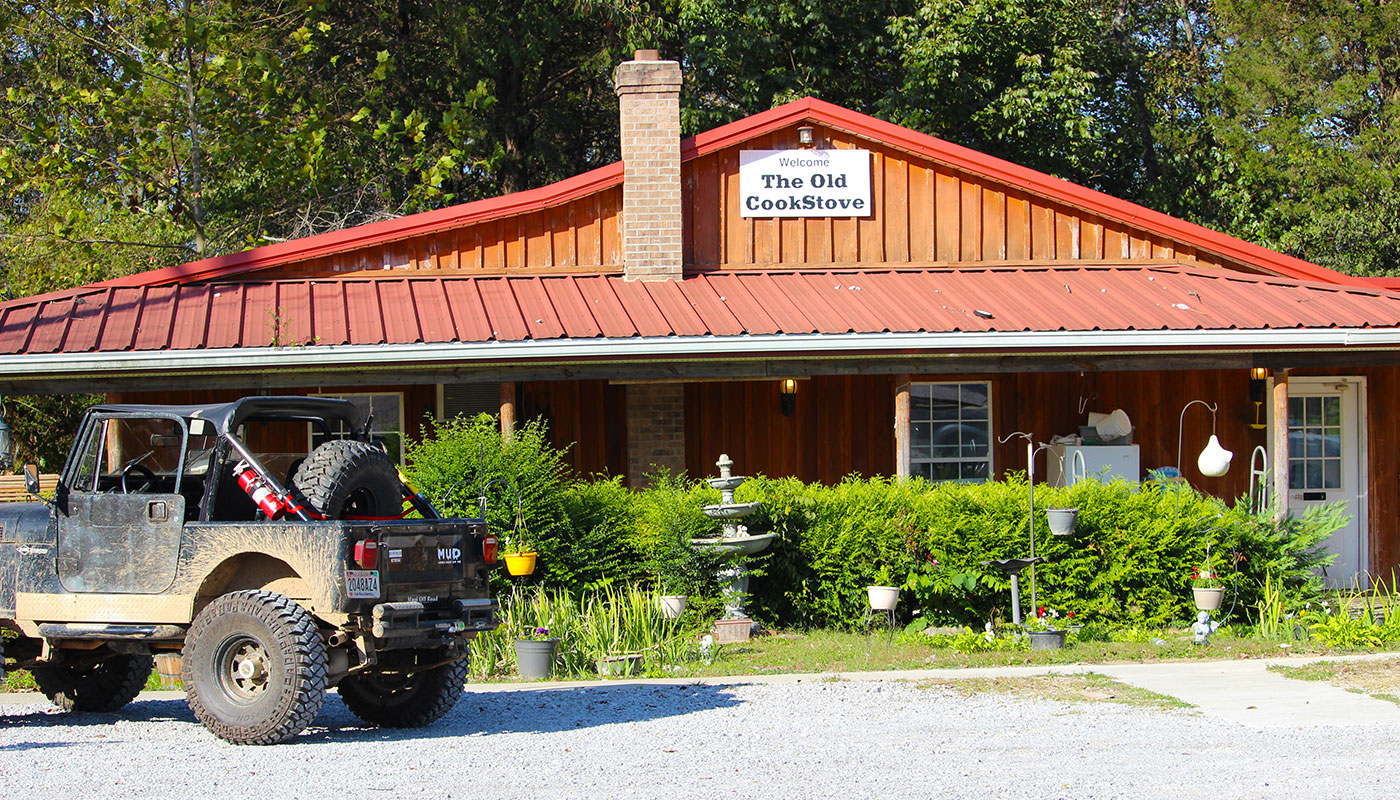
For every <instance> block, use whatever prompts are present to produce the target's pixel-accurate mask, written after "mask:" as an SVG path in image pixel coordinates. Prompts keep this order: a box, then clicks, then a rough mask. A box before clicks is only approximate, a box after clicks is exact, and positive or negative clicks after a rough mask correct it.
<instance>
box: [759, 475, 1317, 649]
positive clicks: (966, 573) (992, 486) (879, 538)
mask: <svg viewBox="0 0 1400 800" xmlns="http://www.w3.org/2000/svg"><path fill="white" fill-rule="evenodd" d="M746 490H747V492H746ZM740 491H741V494H744V496H743V497H741V499H745V500H762V501H763V502H764V506H763V507H762V509H760V513H759V514H757V515H755V517H753V518H752V519H754V520H756V522H755V527H758V528H766V529H768V530H771V531H773V532H775V533H777V534H778V536H777V538H776V539H775V543H774V547H773V550H772V555H771V558H770V560H769V561H768V562H767V564H766V569H767V572H768V577H767V578H766V579H765V580H762V581H758V582H755V585H754V587H753V590H754V593H755V598H754V600H755V602H754V606H755V607H756V608H757V609H759V610H760V612H761V613H763V614H765V615H766V616H768V617H770V618H775V619H778V620H781V621H783V622H784V623H786V624H790V625H796V626H799V627H814V628H821V627H841V626H850V625H853V624H856V623H858V622H859V621H860V620H861V619H862V618H863V616H864V612H865V605H866V599H865V591H864V589H865V586H867V585H870V584H876V583H889V582H890V581H891V580H893V581H894V582H895V583H896V584H899V583H902V584H903V586H904V589H905V592H904V594H903V595H901V603H900V613H901V614H903V615H905V616H904V619H905V620H908V619H909V618H910V615H912V613H913V612H914V611H919V612H920V613H921V614H922V615H923V616H924V617H927V618H929V619H931V620H933V621H935V622H937V623H940V624H976V623H979V622H981V621H985V620H987V619H989V618H991V617H992V616H993V615H994V614H995V613H996V612H998V611H1000V613H1001V616H1003V617H1005V616H1009V614H1008V613H1007V612H1008V610H1009V608H1008V607H1009V588H1010V581H1009V579H1008V578H1007V577H1006V576H1005V575H1003V574H1002V573H1000V572H999V571H996V570H995V569H992V568H990V567H988V566H986V565H984V564H983V563H982V562H984V561H989V560H995V559H1005V558H1013V557H1024V556H1027V555H1029V550H1030V537H1029V530H1028V525H1027V507H1028V491H1027V486H1026V482H1025V476H1024V475H1012V476H1011V477H1010V478H1009V479H1008V480H1005V481H999V482H994V483H982V484H952V483H945V484H939V485H930V484H928V483H926V482H924V481H922V480H917V479H915V480H903V481H900V480H895V479H890V478H878V477H877V478H869V479H861V478H855V477H853V478H849V479H847V480H845V481H843V482H842V483H840V484H838V485H836V486H831V487H827V486H820V485H806V484H802V483H800V482H798V481H796V480H793V479H779V480H766V479H758V480H754V481H750V482H748V483H746V484H745V485H744V486H743V487H741V490H740ZM1050 507H1076V508H1078V509H1079V521H1078V525H1077V527H1076V529H1075V531H1074V532H1073V533H1072V534H1071V535H1069V536H1065V537H1056V536H1051V535H1050V533H1049V529H1048V525H1047V524H1046V521H1045V517H1044V509H1045V508H1050ZM1036 509H1037V511H1036V543H1037V547H1036V555H1037V556H1039V557H1041V558H1043V559H1045V560H1044V562H1043V563H1041V564H1039V565H1038V566H1037V567H1036V587H1037V601H1038V603H1039V604H1041V605H1045V606H1051V607H1055V608H1060V609H1063V610H1066V611H1074V612H1075V613H1076V615H1077V616H1078V617H1079V618H1080V619H1084V620H1085V621H1086V622H1094V621H1097V622H1102V623H1115V624H1129V623H1131V624H1134V625H1142V626H1148V627H1160V626H1162V625H1165V624H1168V623H1170V622H1173V621H1179V620H1185V619H1189V618H1190V617H1192V616H1194V611H1193V610H1192V608H1191V593H1190V591H1189V589H1190V576H1191V570H1192V568H1193V567H1194V566H1196V565H1198V564H1200V563H1201V562H1202V561H1204V559H1205V552H1206V547H1207V544H1209V546H1210V547H1211V549H1212V552H1213V553H1215V554H1216V556H1217V562H1219V561H1222V560H1223V561H1224V562H1227V564H1226V565H1225V566H1223V567H1222V569H1221V573H1222V576H1223V577H1224V578H1225V579H1226V582H1227V584H1229V585H1230V586H1231V590H1230V592H1229V595H1228V596H1230V597H1232V598H1233V599H1234V601H1235V603H1236V607H1237V608H1238V609H1239V612H1240V613H1251V612H1252V610H1253V609H1254V608H1255V605H1256V601H1257V598H1258V594H1259V591H1260V589H1261V588H1262V585H1263V582H1264V577H1265V576H1266V575H1273V576H1275V577H1274V579H1275V580H1276V581H1277V582H1278V583H1279V585H1280V586H1285V587H1287V590H1288V592H1289V593H1290V594H1291V595H1292V596H1294V597H1307V596H1310V595H1311V594H1313V593H1315V592H1316V591H1318V589H1319V588H1320V586H1319V583H1318V579H1317V578H1316V576H1315V574H1314V570H1315V568H1316V567H1317V566H1318V565H1319V564H1320V563H1322V562H1323V558H1322V556H1321V555H1320V553H1319V549H1318V548H1319V543H1320V542H1321V541H1322V540H1323V539H1324V538H1325V537H1326V536H1327V535H1328V534H1330V533H1331V531H1332V530H1335V528H1336V527H1337V526H1338V525H1339V524H1340V523H1341V521H1342V517H1341V515H1340V512H1339V511H1338V510H1337V509H1336V508H1330V509H1327V508H1325V509H1320V510H1313V511H1310V512H1309V513H1308V514H1307V515H1305V516H1304V517H1302V518H1293V517H1286V518H1285V519H1283V520H1282V521H1280V522H1275V521H1274V520H1273V518H1272V516H1271V514H1270V512H1264V513H1262V514H1259V515H1251V514H1249V513H1246V512H1245V511H1243V510H1239V509H1232V508H1230V507H1228V506H1226V505H1225V503H1223V502H1222V501H1220V500H1218V499H1216V498H1213V497H1208V496H1205V495H1201V494H1199V493H1197V492H1195V491H1193V490H1191V489H1189V488H1186V487H1179V488H1178V487H1168V488H1165V489H1156V488H1152V487H1149V486H1143V487H1138V486H1135V485H1130V484H1127V483H1125V482H1122V481H1115V482H1111V483H1107V484H1103V483H1099V482H1097V481H1088V482H1083V483H1080V484H1077V485H1075V486H1073V487H1069V488H1050V487H1040V486H1038V487H1037V488H1036ZM1234 553H1238V554H1239V559H1238V561H1237V563H1234V564H1230V563H1228V562H1231V561H1235V559H1233V558H1232V557H1231V555H1228V554H1234ZM935 562H937V563H935ZM1236 567H1238V576H1236ZM1029 590H1030V581H1029V575H1026V574H1023V575H1022V580H1021V591H1022V599H1023V602H1028V601H1029Z"/></svg>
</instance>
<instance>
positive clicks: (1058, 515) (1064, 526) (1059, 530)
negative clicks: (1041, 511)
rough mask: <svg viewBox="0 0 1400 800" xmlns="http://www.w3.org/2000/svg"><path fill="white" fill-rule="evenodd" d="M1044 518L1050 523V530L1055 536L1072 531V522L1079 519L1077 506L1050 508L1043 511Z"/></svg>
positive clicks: (1066, 534) (1064, 534)
mask: <svg viewBox="0 0 1400 800" xmlns="http://www.w3.org/2000/svg"><path fill="white" fill-rule="evenodd" d="M1045 519H1046V521H1047V522H1049V523H1050V532H1051V533H1053V534H1055V535H1056V536H1068V535H1070V534H1071V533H1074V524H1075V523H1076V522H1078V521H1079V509H1077V508H1050V509H1046V511H1045Z"/></svg>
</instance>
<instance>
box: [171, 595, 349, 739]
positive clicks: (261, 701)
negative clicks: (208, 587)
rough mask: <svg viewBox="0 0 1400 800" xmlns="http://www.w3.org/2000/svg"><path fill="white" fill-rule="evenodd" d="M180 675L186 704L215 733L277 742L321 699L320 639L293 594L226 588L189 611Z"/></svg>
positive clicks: (296, 729) (306, 719)
mask: <svg viewBox="0 0 1400 800" xmlns="http://www.w3.org/2000/svg"><path fill="white" fill-rule="evenodd" d="M184 679H185V692H186V695H187V697H188V699H189V704H190V710H192V711H193V712H194V715H195V717H197V718H198V719H199V721H200V722H202V723H204V727H206V728H208V729H209V730H210V731H212V732H213V733H214V735H215V736H218V737H219V738H220V739H225V740H227V741H230V742H233V743H234V744H277V743H278V742H284V741H286V740H288V739H290V738H292V737H293V736H296V735H297V734H298V733H300V732H301V731H302V729H304V728H305V727H306V726H307V725H309V724H311V721H312V720H313V719H315V718H316V714H317V713H319V712H320V710H321V704H322V703H324V702H325V700H326V645H325V643H324V642H323V641H322V640H321V633H320V631H318V630H317V629H316V621H315V620H314V619H312V617H311V615H310V614H309V613H307V612H306V609H304V608H302V607H301V606H299V605H297V604H296V602H295V601H293V600H291V599H289V598H287V597H284V596H282V595H280V594H277V593H275V592H265V591H254V590H245V591H241V592H231V593H229V594H226V595H224V596H222V597H219V598H217V599H215V600H214V602H212V603H210V604H209V605H208V606H206V607H205V608H204V610H203V611H201V612H199V616H197V617H195V618H194V624H193V625H191V626H190V630H189V633H188V634H187V635H186V636H185V670H184Z"/></svg>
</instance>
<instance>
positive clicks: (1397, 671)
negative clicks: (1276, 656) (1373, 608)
mask: <svg viewBox="0 0 1400 800" xmlns="http://www.w3.org/2000/svg"><path fill="white" fill-rule="evenodd" d="M1269 670H1270V671H1272V672H1277V673H1278V674H1280V675H1282V676H1284V677H1285V678H1292V679H1294V680H1300V681H1320V682H1322V683H1330V684H1331V685H1333V686H1336V687H1337V688H1339V689H1346V690H1347V691H1349V692H1356V693H1357V694H1364V695H1368V696H1370V697H1374V698H1376V699H1377V700H1388V701H1390V702H1392V703H1395V704H1396V705H1400V664H1397V663H1396V662H1394V661H1319V662H1316V663H1313V664H1303V665H1301V666H1297V667H1290V666H1273V667H1269Z"/></svg>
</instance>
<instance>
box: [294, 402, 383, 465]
mask: <svg viewBox="0 0 1400 800" xmlns="http://www.w3.org/2000/svg"><path fill="white" fill-rule="evenodd" d="M317 396H318V397H337V398H340V399H342V400H349V401H350V402H352V403H354V404H355V407H356V408H358V409H360V416H361V417H368V416H369V415H370V414H373V415H374V420H373V422H371V423H370V426H369V428H370V436H371V437H372V438H375V439H378V440H379V441H382V442H383V443H384V447H385V449H387V450H388V451H389V458H390V459H392V460H393V461H394V463H395V464H402V463H403V394H402V393H401V392H386V393H383V394H323V395H317ZM351 433H352V431H348V430H346V429H345V424H344V423H342V422H334V423H333V427H332V428H331V435H330V436H329V437H327V436H326V434H325V433H324V432H323V431H321V430H320V429H319V428H318V427H317V426H314V425H313V426H311V449H312V450H315V449H316V447H317V446H318V445H320V444H321V443H322V442H325V441H327V440H328V439H344V438H347V437H349V436H350V434H351Z"/></svg>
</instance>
